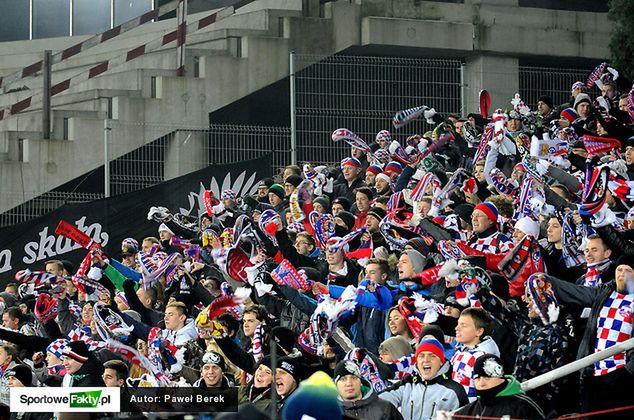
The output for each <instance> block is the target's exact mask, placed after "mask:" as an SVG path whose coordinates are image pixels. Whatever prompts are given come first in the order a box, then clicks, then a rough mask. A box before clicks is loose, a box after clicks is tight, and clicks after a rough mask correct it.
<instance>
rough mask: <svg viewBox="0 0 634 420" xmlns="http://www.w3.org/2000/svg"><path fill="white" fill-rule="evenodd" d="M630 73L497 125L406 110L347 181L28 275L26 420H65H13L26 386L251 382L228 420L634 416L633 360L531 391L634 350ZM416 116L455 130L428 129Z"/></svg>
mask: <svg viewBox="0 0 634 420" xmlns="http://www.w3.org/2000/svg"><path fill="white" fill-rule="evenodd" d="M615 73H616V72H615V71H614V70H613V69H611V68H610V67H607V66H606V65H601V66H599V67H598V68H597V69H596V70H595V71H594V72H593V73H592V74H591V75H590V77H589V80H588V82H577V83H575V84H574V85H573V86H572V87H571V98H570V102H569V103H565V104H555V103H553V100H552V99H551V98H550V97H549V96H547V95H545V96H542V97H540V98H539V101H538V102H537V105H536V108H535V109H530V108H529V107H528V106H527V105H526V104H524V103H523V102H522V100H521V98H520V97H519V96H517V95H516V97H515V98H512V99H511V98H509V99H510V102H509V103H508V104H502V105H503V106H502V107H501V108H498V109H495V110H494V111H493V112H489V111H488V108H489V104H488V100H487V95H486V92H483V94H481V110H480V111H481V112H480V113H476V114H470V115H469V116H468V118H460V117H459V116H454V115H443V114H442V113H441V112H436V111H435V110H434V109H432V108H428V107H425V106H420V107H416V108H412V109H408V110H405V111H401V112H398V113H397V114H396V115H395V116H394V119H393V121H392V123H393V126H394V129H392V133H390V132H389V131H388V130H382V131H380V132H379V133H378V134H376V139H375V140H374V141H373V142H368V143H370V144H368V143H366V142H365V141H364V140H362V139H361V138H360V137H359V136H357V135H356V134H354V133H353V132H351V131H349V130H347V129H338V130H336V131H334V132H333V135H332V139H333V140H334V141H343V142H346V143H348V144H349V145H350V149H349V150H350V155H349V156H346V157H345V158H344V159H343V160H342V161H341V162H340V165H338V166H337V167H329V166H326V165H319V162H306V163H305V164H303V165H302V167H299V166H288V167H286V168H285V169H284V171H283V173H281V174H279V176H275V177H273V178H266V179H262V180H261V181H260V182H259V185H258V189H257V194H255V195H253V196H249V195H246V196H242V197H238V196H237V194H236V193H235V192H233V191H231V190H225V191H222V194H221V196H220V197H214V195H213V194H212V193H211V192H207V193H206V194H205V209H204V211H203V212H202V215H201V216H200V218H199V219H198V220H191V218H188V217H185V216H183V215H181V214H178V213H172V212H171V211H170V210H169V209H167V208H164V207H152V208H151V209H150V211H149V213H148V219H150V220H155V221H156V222H157V227H158V231H157V237H146V238H128V239H126V240H124V241H123V243H122V244H121V254H120V258H119V259H116V258H113V257H114V256H109V255H106V254H105V253H104V252H103V251H102V250H101V248H99V246H93V247H91V249H90V250H87V255H86V258H85V259H84V261H83V262H82V263H81V264H80V265H79V266H78V267H74V266H73V264H71V263H69V262H68V261H58V260H51V261H47V262H46V264H44V265H43V266H41V267H35V266H34V267H32V268H31V270H25V271H20V272H19V273H16V274H15V282H12V283H10V284H9V285H7V286H6V288H5V290H4V292H2V293H0V301H1V302H0V306H1V309H2V325H3V328H2V329H0V339H1V340H2V344H0V404H2V407H3V410H4V411H3V413H4V415H6V417H9V416H10V418H19V419H25V420H26V419H40V418H41V419H44V418H51V416H52V415H53V414H52V413H48V414H47V413H10V414H9V410H8V404H9V391H10V388H12V387H54V386H58V387H59V386H62V387H79V386H108V387H121V388H123V389H124V392H134V390H135V389H137V388H139V387H147V386H179V387H200V388H213V389H217V390H221V389H228V388H230V387H237V388H238V400H239V410H238V413H225V414H220V415H218V418H221V417H223V416H224V417H223V418H249V419H256V418H270V416H271V413H276V415H277V417H279V418H283V419H289V420H295V419H302V418H315V419H329V420H334V419H339V418H344V417H345V418H358V419H383V420H386V419H408V420H411V419H431V418H437V417H438V416H440V418H443V417H444V418H449V417H450V416H451V415H456V416H467V417H461V418H477V416H488V417H497V418H500V417H502V416H505V415H507V416H510V417H511V418H514V419H542V418H555V417H557V416H561V415H564V414H566V413H590V412H596V411H600V410H612V409H617V408H619V407H626V406H629V405H631V403H632V397H631V392H632V391H631V386H632V384H633V383H634V380H633V379H634V378H633V376H632V375H634V355H633V354H632V351H631V350H629V351H626V352H621V353H617V354H614V355H612V356H609V357H606V358H603V359H602V360H599V361H596V362H595V363H590V364H589V365H587V366H586V367H585V368H583V369H582V370H580V371H578V372H574V373H572V374H569V375H567V376H563V377H560V378H557V379H555V380H552V381H550V382H549V383H547V384H546V385H543V386H540V387H537V388H534V389H530V390H527V391H525V390H523V388H522V387H521V385H520V383H522V382H524V381H527V380H529V379H531V378H535V377H537V376H539V375H542V374H545V373H548V372H550V371H552V370H553V369H555V368H558V367H561V366H564V365H566V364H567V363H570V362H572V361H574V360H576V359H578V358H581V357H584V356H587V355H590V354H594V353H596V352H599V351H603V350H606V349H609V348H611V347H613V346H614V345H616V344H618V343H621V342H624V341H626V340H628V339H630V338H631V337H632V321H633V320H632V316H633V309H634V263H633V259H632V256H633V255H634V242H633V241H634V207H633V205H634V126H633V122H634V98H633V95H634V90H632V91H629V89H631V84H629V85H628V82H627V81H625V80H623V77H620V78H616V77H615ZM595 86H598V88H599V89H600V92H599V89H597V88H596V87H595ZM621 91H623V92H621ZM489 114H490V115H489ZM416 118H425V119H426V120H427V122H428V123H429V124H431V125H430V126H431V127H432V129H431V130H430V131H429V132H426V133H420V134H414V133H407V124H408V123H409V122H411V121H412V120H414V119H416ZM396 133H398V134H396ZM404 133H407V134H404ZM157 204H160V203H157ZM117 257H118V255H117ZM272 350H275V351H274V352H272ZM272 353H273V354H272ZM123 411H126V412H127V414H126V415H131V413H134V412H137V413H138V412H139V411H140V410H139V408H138V407H134V406H127V405H126V407H125V408H124V409H123ZM236 416H237V417H236ZM303 416H308V417H303ZM631 416H632V411H631V410H629V411H628V410H624V411H611V412H608V413H604V414H603V417H604V418H611V419H613V418H631ZM594 417H596V418H599V417H601V416H594Z"/></svg>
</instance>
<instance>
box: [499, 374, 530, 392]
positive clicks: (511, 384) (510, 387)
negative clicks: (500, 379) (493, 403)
mask: <svg viewBox="0 0 634 420" xmlns="http://www.w3.org/2000/svg"><path fill="white" fill-rule="evenodd" d="M504 378H506V380H507V381H508V384H507V385H506V387H504V389H503V390H502V391H500V393H499V394H498V395H497V396H498V397H510V396H511V395H517V394H523V393H524V391H522V386H521V385H520V383H519V382H518V381H517V379H515V377H514V376H511V375H504Z"/></svg>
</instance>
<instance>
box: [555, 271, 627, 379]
mask: <svg viewBox="0 0 634 420" xmlns="http://www.w3.org/2000/svg"><path fill="white" fill-rule="evenodd" d="M549 279H550V281H551V283H552V285H553V290H554V291H555V296H556V297H557V300H559V301H560V302H561V303H564V304H567V305H572V306H576V307H579V308H587V307H589V308H590V316H589V317H588V321H587V324H586V329H585V332H584V334H583V338H582V339H581V343H580V344H579V350H578V352H577V359H581V358H583V357H585V356H587V355H589V354H592V353H594V352H595V344H596V341H597V320H598V318H599V313H600V312H601V309H603V306H604V305H605V304H606V301H607V300H608V298H609V297H610V295H611V294H612V292H614V291H615V290H616V283H615V282H614V281H612V282H609V283H603V284H600V285H599V286H596V287H584V286H578V285H575V284H571V283H568V282H567V281H564V280H559V279H555V278H552V277H550V278H549ZM626 360H627V362H626V364H625V369H627V371H628V372H629V373H630V375H634V349H630V350H629V351H627V353H626ZM593 371H594V365H590V366H588V367H586V368H585V369H584V370H583V371H582V372H581V376H582V377H584V376H592V375H593Z"/></svg>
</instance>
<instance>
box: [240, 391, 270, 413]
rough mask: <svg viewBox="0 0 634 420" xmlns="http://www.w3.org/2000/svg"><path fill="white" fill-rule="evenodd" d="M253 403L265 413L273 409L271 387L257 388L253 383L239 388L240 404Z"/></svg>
mask: <svg viewBox="0 0 634 420" xmlns="http://www.w3.org/2000/svg"><path fill="white" fill-rule="evenodd" d="M246 403H251V404H253V405H255V406H256V407H257V409H258V410H260V411H262V412H263V413H269V411H270V410H271V387H266V388H264V389H262V388H256V387H254V386H253V384H251V385H247V386H241V387H239V388H238V405H240V404H246Z"/></svg>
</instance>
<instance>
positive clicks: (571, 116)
mask: <svg viewBox="0 0 634 420" xmlns="http://www.w3.org/2000/svg"><path fill="white" fill-rule="evenodd" d="M559 116H560V117H561V118H565V119H566V120H568V122H573V121H574V120H576V119H577V118H579V114H577V111H575V110H574V109H573V108H566V109H564V110H563V111H561V113H559Z"/></svg>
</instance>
